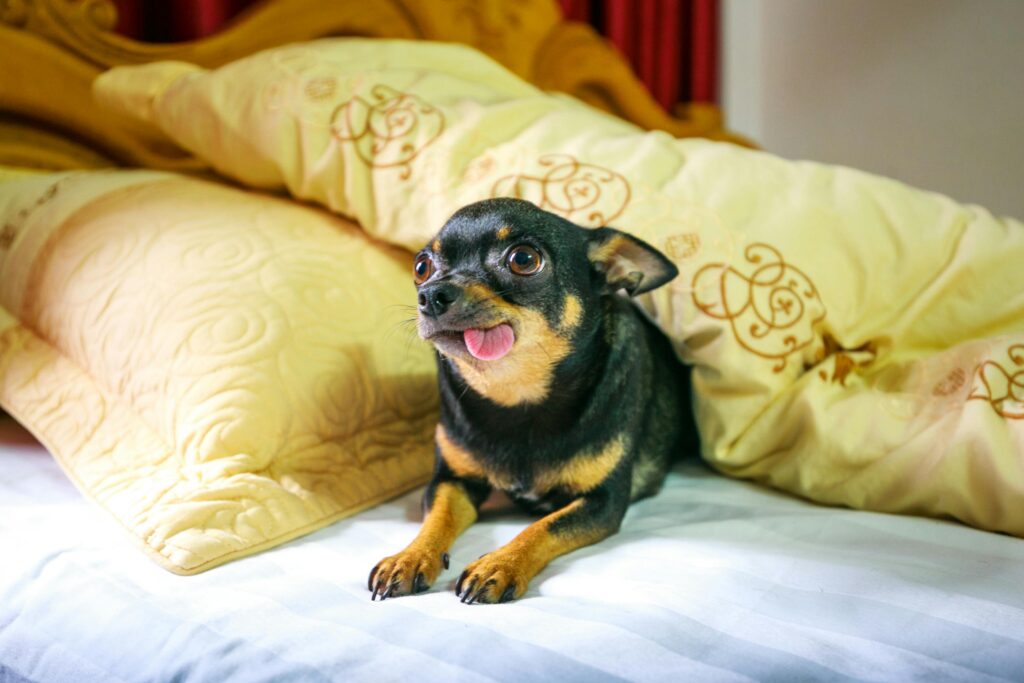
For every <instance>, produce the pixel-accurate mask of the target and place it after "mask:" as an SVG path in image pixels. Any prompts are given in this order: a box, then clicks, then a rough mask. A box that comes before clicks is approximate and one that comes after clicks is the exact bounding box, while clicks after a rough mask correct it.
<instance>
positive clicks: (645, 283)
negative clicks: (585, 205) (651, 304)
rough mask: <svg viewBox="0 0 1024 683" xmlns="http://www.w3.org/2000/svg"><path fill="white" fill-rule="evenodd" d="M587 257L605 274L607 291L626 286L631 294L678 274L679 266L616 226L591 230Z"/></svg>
mask: <svg viewBox="0 0 1024 683" xmlns="http://www.w3.org/2000/svg"><path fill="white" fill-rule="evenodd" d="M587 258H589V259H590V263H591V265H592V267H593V268H594V270H595V271H597V273H598V274H600V275H601V276H603V277H604V281H605V287H606V291H608V292H616V291H618V290H620V289H625V290H626V292H627V293H628V294H629V295H630V296H636V295H637V294H643V293H644V292H649V291H651V290H652V289H656V288H658V287H661V286H662V285H663V284H665V283H666V282H669V281H671V280H672V279H673V278H674V277H675V276H676V275H678V274H679V269H678V268H676V267H675V265H674V264H673V263H672V262H671V261H669V260H668V258H667V257H666V256H665V255H664V254H662V253H661V252H660V251H658V250H657V249H655V248H654V247H652V246H651V245H649V244H648V243H647V242H644V241H643V240H642V239H639V238H637V237H633V236H632V235H628V234H626V233H624V232H622V231H621V230H616V229H615V228H597V229H596V230H592V231H591V232H590V237H589V244H588V245H587Z"/></svg>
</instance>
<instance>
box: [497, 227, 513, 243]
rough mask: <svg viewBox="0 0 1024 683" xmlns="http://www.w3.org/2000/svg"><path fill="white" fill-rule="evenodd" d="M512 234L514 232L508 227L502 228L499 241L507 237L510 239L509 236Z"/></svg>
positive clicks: (499, 230)
mask: <svg viewBox="0 0 1024 683" xmlns="http://www.w3.org/2000/svg"><path fill="white" fill-rule="evenodd" d="M510 232H512V231H511V230H509V227H508V226H507V225H505V226H502V227H501V228H499V229H498V239H499V240H503V239H505V238H506V237H508V234H509V233H510Z"/></svg>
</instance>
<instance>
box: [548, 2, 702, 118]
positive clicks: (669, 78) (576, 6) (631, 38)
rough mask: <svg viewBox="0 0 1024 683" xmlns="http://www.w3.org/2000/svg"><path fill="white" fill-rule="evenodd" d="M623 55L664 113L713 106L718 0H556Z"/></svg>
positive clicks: (570, 17)
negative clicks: (690, 105) (691, 105)
mask: <svg viewBox="0 0 1024 683" xmlns="http://www.w3.org/2000/svg"><path fill="white" fill-rule="evenodd" d="M559 2H560V3H561V5H562V13H563V14H564V15H565V17H566V18H567V19H573V20H576V21H583V22H587V23H590V24H592V25H593V26H594V27H595V28H596V29H597V30H598V31H600V32H601V33H602V34H604V35H605V36H607V37H608V39H609V40H610V41H611V42H612V43H613V44H614V45H615V47H617V48H618V49H619V51H620V52H622V54H623V55H625V57H626V59H628V60H629V62H630V64H632V65H633V69H634V70H635V71H636V73H637V75H638V76H640V80H642V81H643V82H644V84H645V85H646V86H647V88H648V89H649V90H650V91H651V93H652V94H653V95H654V98H655V99H656V100H657V101H658V102H659V103H660V104H661V106H662V107H664V108H665V109H669V110H671V108H672V107H673V106H674V105H675V104H676V103H677V102H711V103H714V102H717V101H718V0H559Z"/></svg>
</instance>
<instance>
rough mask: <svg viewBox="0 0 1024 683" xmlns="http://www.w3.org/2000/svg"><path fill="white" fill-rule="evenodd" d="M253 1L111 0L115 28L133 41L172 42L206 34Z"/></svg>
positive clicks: (213, 30) (215, 29) (253, 0)
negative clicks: (156, 0)
mask: <svg viewBox="0 0 1024 683" xmlns="http://www.w3.org/2000/svg"><path fill="white" fill-rule="evenodd" d="M253 2H255V0H161V1H160V2H155V1H154V0H114V4H115V5H116V6H117V17H118V18H117V31H118V33H122V34H124V35H126V36H130V37H132V38H135V39H137V40H145V41H147V42H152V43H174V42H178V41H182V40H192V39H195V38H202V37H203V36H208V35H210V34H211V33H214V32H216V31H217V29H219V28H220V27H221V26H223V25H224V23H225V22H226V21H227V20H228V19H230V18H231V17H233V16H234V15H235V14H237V13H238V12H239V11H241V10H242V9H244V8H245V7H247V6H249V5H251V4H253Z"/></svg>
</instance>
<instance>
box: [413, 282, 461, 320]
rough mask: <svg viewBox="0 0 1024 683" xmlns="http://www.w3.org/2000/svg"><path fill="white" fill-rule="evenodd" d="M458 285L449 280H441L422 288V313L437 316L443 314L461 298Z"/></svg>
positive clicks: (420, 300)
mask: <svg viewBox="0 0 1024 683" xmlns="http://www.w3.org/2000/svg"><path fill="white" fill-rule="evenodd" d="M459 293H460V290H459V288H458V287H456V286H455V285H452V284H448V283H447V282H439V283H438V284H436V285H432V286H430V287H423V288H422V289H420V296H419V304H420V313H423V314H424V315H429V316H430V317H431V318H436V317H438V316H440V315H443V314H444V312H445V311H447V310H448V309H449V307H451V305H452V304H453V303H455V302H456V301H457V300H458V298H459Z"/></svg>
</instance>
